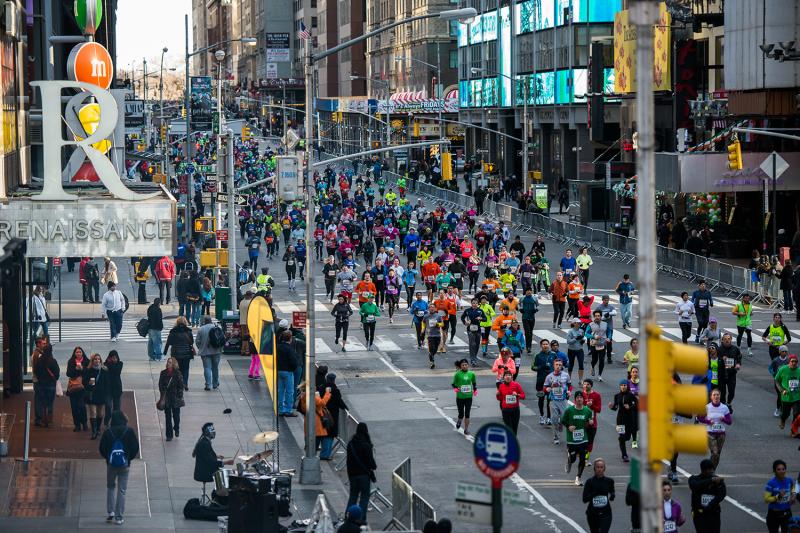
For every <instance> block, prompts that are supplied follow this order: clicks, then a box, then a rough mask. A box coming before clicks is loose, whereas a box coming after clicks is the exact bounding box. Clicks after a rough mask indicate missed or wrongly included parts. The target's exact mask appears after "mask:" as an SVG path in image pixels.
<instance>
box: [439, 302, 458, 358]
mask: <svg viewBox="0 0 800 533" xmlns="http://www.w3.org/2000/svg"><path fill="white" fill-rule="evenodd" d="M433 307H434V308H435V309H436V310H437V311H441V312H442V322H444V328H443V329H442V343H441V344H440V345H439V351H440V352H446V351H447V347H446V345H445V341H446V340H447V332H448V330H449V329H450V316H451V315H452V316H455V314H456V313H457V309H456V305H455V304H454V303H453V301H452V300H451V299H449V298H448V297H447V293H446V292H445V291H443V290H442V291H439V295H438V297H437V298H436V300H434V301H433Z"/></svg>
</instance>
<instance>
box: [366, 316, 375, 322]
mask: <svg viewBox="0 0 800 533" xmlns="http://www.w3.org/2000/svg"><path fill="white" fill-rule="evenodd" d="M367 322H375V315H367Z"/></svg>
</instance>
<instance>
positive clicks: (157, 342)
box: [147, 298, 164, 361]
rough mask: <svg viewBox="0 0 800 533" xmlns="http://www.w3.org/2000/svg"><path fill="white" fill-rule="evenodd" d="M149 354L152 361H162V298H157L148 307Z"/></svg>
mask: <svg viewBox="0 0 800 533" xmlns="http://www.w3.org/2000/svg"><path fill="white" fill-rule="evenodd" d="M147 322H148V323H149V325H150V327H149V329H148V332H147V356H148V357H149V358H150V360H151V361H161V358H162V357H163V352H162V351H161V332H162V331H163V330H164V315H163V313H162V312H161V298H155V299H154V300H153V303H152V304H151V305H150V307H148V308H147Z"/></svg>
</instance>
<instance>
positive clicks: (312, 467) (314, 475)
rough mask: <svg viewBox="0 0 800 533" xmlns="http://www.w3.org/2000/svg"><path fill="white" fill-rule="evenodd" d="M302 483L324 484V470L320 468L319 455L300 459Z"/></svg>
mask: <svg viewBox="0 0 800 533" xmlns="http://www.w3.org/2000/svg"><path fill="white" fill-rule="evenodd" d="M300 484H301V485H321V484H322V471H321V470H320V463H319V457H303V459H302V460H301V461H300Z"/></svg>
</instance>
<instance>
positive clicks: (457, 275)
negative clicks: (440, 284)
mask: <svg viewBox="0 0 800 533" xmlns="http://www.w3.org/2000/svg"><path fill="white" fill-rule="evenodd" d="M453 277H454V278H456V279H461V274H459V273H458V272H456V273H455V274H453Z"/></svg>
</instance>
